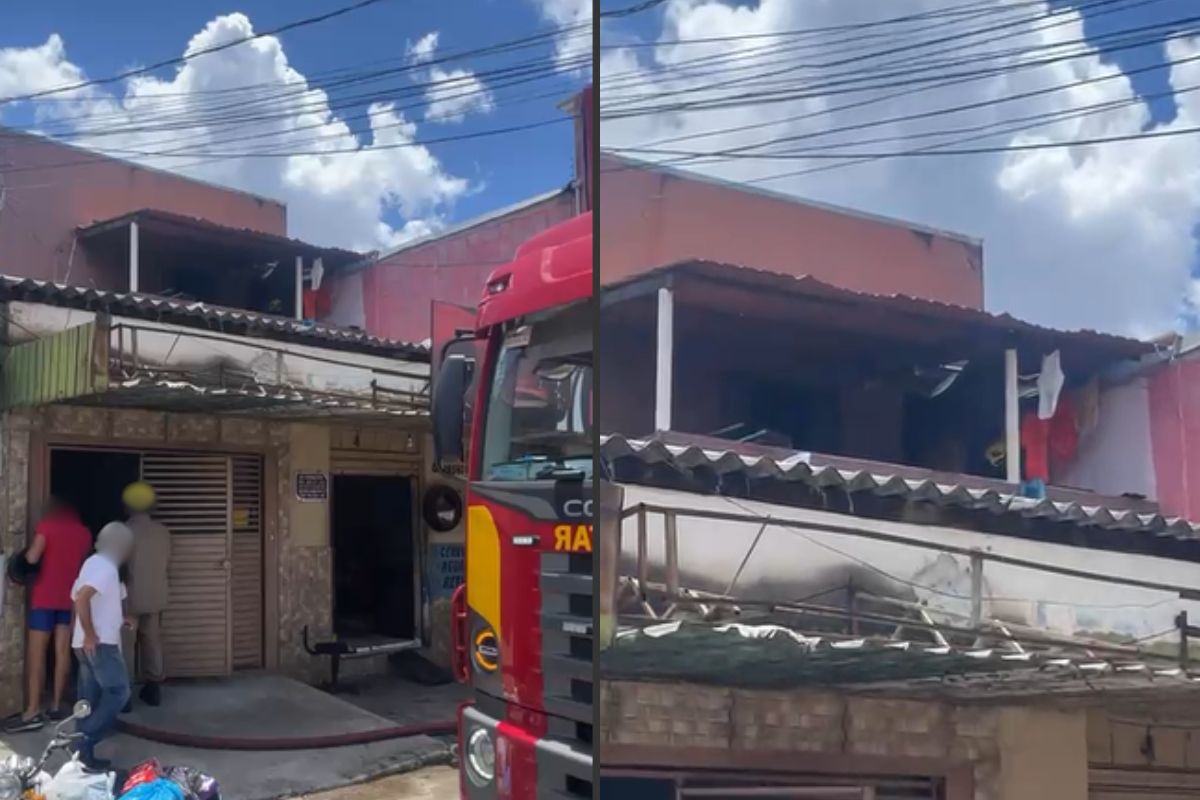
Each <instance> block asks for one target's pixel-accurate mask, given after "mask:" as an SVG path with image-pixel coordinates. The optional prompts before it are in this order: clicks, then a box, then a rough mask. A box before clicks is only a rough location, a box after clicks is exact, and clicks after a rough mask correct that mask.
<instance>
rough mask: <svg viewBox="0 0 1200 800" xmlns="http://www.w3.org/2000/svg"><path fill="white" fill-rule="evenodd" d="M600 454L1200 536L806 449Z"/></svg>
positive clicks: (1175, 522) (1186, 525) (649, 447)
mask: <svg viewBox="0 0 1200 800" xmlns="http://www.w3.org/2000/svg"><path fill="white" fill-rule="evenodd" d="M600 454H601V457H602V458H604V459H605V460H607V461H609V462H610V463H611V462H613V461H616V460H617V459H620V458H634V459H637V460H638V461H640V462H641V463H643V464H646V465H648V466H653V465H657V464H664V465H667V466H670V467H672V468H675V469H680V470H694V469H697V468H704V469H709V470H712V471H713V472H716V473H717V474H719V475H728V474H739V475H744V476H746V477H747V478H765V479H774V480H778V481H781V482H783V483H800V484H804V485H806V486H810V487H817V488H823V489H824V488H840V489H842V490H844V491H846V492H848V493H853V492H872V493H874V494H882V495H887V496H891V497H902V498H905V499H911V500H918V501H928V502H933V503H937V504H939V505H947V506H956V507H959V508H964V509H967V510H971V511H979V512H986V513H991V514H1016V515H1020V516H1022V517H1026V518H1034V519H1043V520H1046V521H1049V522H1060V523H1069V524H1073V525H1077V526H1081V527H1096V528H1100V529H1102V530H1113V531H1130V532H1135V533H1145V534H1149V535H1153V536H1164V537H1171V538H1175V539H1179V540H1197V539H1200V525H1197V524H1194V523H1192V522H1189V521H1188V520H1186V519H1183V518H1182V517H1166V516H1163V515H1162V514H1158V513H1143V512H1139V511H1135V510H1121V509H1111V508H1106V507H1104V506H1102V505H1089V504H1083V503H1078V502H1063V501H1054V500H1048V499H1046V500H1034V499H1031V498H1027V497H1021V496H1020V495H1017V494H1015V493H1012V494H1010V493H1005V492H999V491H995V490H993V489H972V488H967V487H965V486H961V485H958V484H947V483H941V482H938V481H934V480H910V479H905V478H903V477H901V476H899V475H894V474H887V473H881V472H868V471H866V470H848V469H840V468H838V467H835V466H822V465H815V464H812V463H811V461H812V458H811V456H810V455H809V454H807V453H801V452H797V453H796V454H795V455H793V456H791V457H789V458H785V459H775V458H771V457H769V456H745V455H740V454H738V453H734V452H732V451H729V450H710V449H706V448H702V447H698V446H682V445H669V444H665V443H663V442H660V441H656V440H639V439H628V438H626V437H624V436H620V435H608V436H602V437H601V439H600Z"/></svg>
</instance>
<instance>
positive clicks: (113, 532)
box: [71, 522, 133, 769]
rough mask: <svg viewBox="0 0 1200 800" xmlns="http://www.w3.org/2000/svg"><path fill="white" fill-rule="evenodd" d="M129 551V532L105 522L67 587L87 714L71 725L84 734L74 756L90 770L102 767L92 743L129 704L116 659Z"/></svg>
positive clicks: (122, 672) (118, 658)
mask: <svg viewBox="0 0 1200 800" xmlns="http://www.w3.org/2000/svg"><path fill="white" fill-rule="evenodd" d="M131 552H133V532H132V531H131V530H129V527H128V526H127V525H125V523H123V522H110V523H108V524H107V525H105V526H104V527H103V528H101V529H100V535H99V536H97V537H96V553H95V555H93V556H91V557H90V558H88V560H87V561H85V562H83V568H82V569H80V571H79V578H78V579H76V581H75V585H74V587H73V588H72V589H71V599H72V600H73V601H74V603H75V631H74V637H73V639H72V641H71V647H72V648H73V649H74V650H75V657H76V658H77V659H78V660H79V697H80V699H82V700H87V701H88V702H89V703H91V705H92V713H91V715H90V716H88V717H87V718H86V719H83V720H80V721H79V722H78V723H76V730H78V731H79V732H80V733H82V734H83V739H82V740H81V741H80V743H79V757H80V760H81V761H83V763H84V764H85V765H86V766H88V767H91V768H93V769H107V768H108V767H109V766H110V765H109V764H108V763H107V762H104V761H102V760H99V759H97V758H96V744H97V743H98V742H99V741H100V740H101V739H103V738H104V737H105V736H106V735H107V734H108V733H109V731H110V730H111V729H112V726H113V723H114V722H116V719H117V715H118V714H119V713H120V712H121V709H122V708H124V707H125V703H127V702H128V701H129V673H128V671H127V670H126V668H125V660H124V659H123V658H122V656H121V629H122V627H123V626H124V625H125V615H124V612H123V608H122V602H123V601H124V599H125V587H124V586H123V585H122V584H121V577H120V574H119V572H118V570H119V568H120V566H121V565H122V564H124V563H125V561H126V560H128V558H129V555H130V553H131Z"/></svg>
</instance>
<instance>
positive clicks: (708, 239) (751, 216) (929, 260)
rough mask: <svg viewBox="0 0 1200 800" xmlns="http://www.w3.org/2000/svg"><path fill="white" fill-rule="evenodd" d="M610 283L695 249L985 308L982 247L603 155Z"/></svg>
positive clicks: (695, 253) (603, 259) (861, 286)
mask: <svg viewBox="0 0 1200 800" xmlns="http://www.w3.org/2000/svg"><path fill="white" fill-rule="evenodd" d="M600 208H601V213H600V240H601V246H600V276H601V280H602V281H603V282H604V283H606V284H609V283H613V282H615V281H618V280H621V279H622V278H626V277H628V276H630V275H634V274H637V273H639V272H643V271H646V270H648V269H653V268H654V267H659V266H665V265H667V264H673V263H677V262H680V261H686V260H690V259H703V260H708V261H717V262H722V263H728V264H738V265H741V266H748V267H757V268H759V269H767V270H771V271H774V272H779V273H783V274H789V275H797V276H799V275H812V276H814V277H816V278H819V279H821V280H823V281H826V282H828V283H832V284H835V285H837V286H841V287H844V288H847V289H853V290H856V291H865V292H874V293H879V294H906V295H911V296H913V297H922V298H927V299H931V300H940V301H943V302H946V303H954V304H956V305H961V306H967V307H970V308H983V248H982V246H981V245H980V244H978V243H973V242H968V241H964V240H962V239H959V238H955V237H952V236H949V235H943V234H929V233H925V232H922V231H918V230H914V229H912V228H910V227H908V226H906V225H904V224H902V223H899V222H894V223H893V222H887V221H881V220H877V219H872V218H865V217H862V216H859V215H856V214H854V213H853V212H839V211H835V210H830V209H827V208H824V207H821V206H815V205H806V204H804V203H801V202H795V201H792V200H788V199H783V198H779V197H774V196H769V195H764V194H761V193H758V192H755V191H746V190H742V189H739V188H737V187H734V186H730V185H720V184H716V183H712V182H708V181H704V180H693V179H690V178H684V177H679V176H677V174H673V173H666V172H661V171H651V170H647V169H645V168H639V167H632V168H631V167H630V166H629V165H628V164H627V163H625V162H621V161H617V160H614V159H611V158H602V159H601V161H600Z"/></svg>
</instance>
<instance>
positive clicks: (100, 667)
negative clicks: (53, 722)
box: [75, 644, 129, 759]
mask: <svg viewBox="0 0 1200 800" xmlns="http://www.w3.org/2000/svg"><path fill="white" fill-rule="evenodd" d="M75 658H76V659H78V661H79V699H80V700H87V701H88V702H89V703H91V705H92V713H91V715H89V716H88V717H87V718H86V719H82V720H79V721H78V722H76V723H75V730H77V731H79V732H80V733H82V734H83V736H84V739H83V742H82V743H81V744H80V747H79V752H80V755H82V756H83V757H84V758H86V759H90V758H92V757H93V756H94V755H95V752H94V751H95V747H96V744H97V743H98V742H99V741H100V740H101V739H103V738H104V737H105V736H107V735H108V734H109V732H110V731H111V730H112V727H113V724H114V723H115V722H116V721H117V715H118V714H120V713H121V709H123V708H124V707H125V704H126V703H128V702H129V671H128V670H126V669H125V659H124V658H122V657H121V648H119V647H117V646H116V645H114V644H102V645H97V646H96V655H94V656H89V655H88V654H87V653H85V652H83V650H76V651H75Z"/></svg>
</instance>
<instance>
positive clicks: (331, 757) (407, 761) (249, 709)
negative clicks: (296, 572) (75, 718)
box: [0, 674, 450, 800]
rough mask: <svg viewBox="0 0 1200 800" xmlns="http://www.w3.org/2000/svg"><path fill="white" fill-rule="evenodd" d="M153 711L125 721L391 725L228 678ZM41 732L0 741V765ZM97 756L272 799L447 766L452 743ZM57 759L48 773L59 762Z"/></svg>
mask: <svg viewBox="0 0 1200 800" xmlns="http://www.w3.org/2000/svg"><path fill="white" fill-rule="evenodd" d="M163 698H164V703H163V705H162V706H161V707H160V708H157V709H151V708H147V707H145V706H139V707H137V708H135V711H134V713H133V714H130V715H129V716H128V717H127V719H128V720H129V721H130V722H136V723H138V724H141V725H146V726H148V727H156V728H160V729H166V730H169V731H175V732H183V733H193V734H196V735H201V736H219V735H226V736H237V737H246V738H268V737H288V736H293V737H299V736H314V735H327V734H338V733H355V732H361V731H370V730H379V729H383V728H388V727H391V726H393V725H394V724H395V723H394V722H393V721H392V720H391V719H388V718H386V717H384V716H380V715H378V714H375V713H372V712H371V711H368V710H366V709H365V708H362V707H360V706H358V705H354V704H352V703H348V702H346V701H344V700H342V699H341V698H338V697H333V696H331V695H328V694H326V693H324V692H321V691H319V690H317V689H314V688H312V687H310V686H307V685H305V684H302V683H299V682H297V681H293V680H290V679H288V678H283V677H280V676H276V675H261V674H247V675H235V676H233V677H230V678H227V679H223V680H213V681H194V682H186V683H178V684H174V683H173V684H169V685H168V686H166V687H165V689H164V695H163ZM50 735H51V731H50V729H49V728H46V729H44V730H43V731H40V732H38V733H33V734H19V735H15V736H0V759H3V758H6V757H7V756H8V754H9V752H18V753H21V754H22V755H29V756H36V755H37V754H39V753H40V752H41V749H42V748H43V747H44V746H45V743H46V741H48V740H49V737H50ZM99 755H100V756H102V757H105V758H111V759H113V761H114V762H115V763H117V764H119V765H121V766H124V767H130V766H133V765H135V764H137V763H139V762H141V761H144V760H146V759H148V758H157V759H158V760H159V761H160V762H161V763H163V764H167V765H181V766H190V767H194V768H196V769H199V770H202V771H204V772H206V773H208V774H210V775H212V776H214V777H215V778H216V779H217V781H218V782H219V783H220V785H221V790H222V791H221V796H222V797H223V798H225V799H226V800H275V798H280V797H295V796H298V795H305V794H311V793H313V792H318V791H321V790H325V789H330V788H335V787H342V786H346V785H348V784H354V783H360V782H363V781H366V780H369V779H371V778H375V777H378V776H382V775H392V774H396V773H399V772H406V771H411V770H414V769H418V768H420V767H423V766H428V765H431V764H445V763H449V758H450V743H449V742H447V741H445V740H439V739H435V738H432V737H429V736H412V737H408V738H404V739H394V740H390V741H386V742H378V743H375V744H365V745H353V746H348V747H334V748H326V749H322V750H293V751H288V750H276V751H266V752H263V751H258V752H250V751H231V750H200V749H194V748H185V747H173V746H168V745H161V744H157V743H155V742H151V741H145V740H142V739H136V738H133V737H131V736H125V735H118V736H115V737H113V738H112V739H110V740H108V741H106V742H104V743H103V744H102V745H101V746H100V748H99ZM61 760H62V756H59V757H58V758H57V759H56V760H55V761H54V762H52V764H53V766H54V767H55V768H56V769H57V766H58V764H59V763H61Z"/></svg>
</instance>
